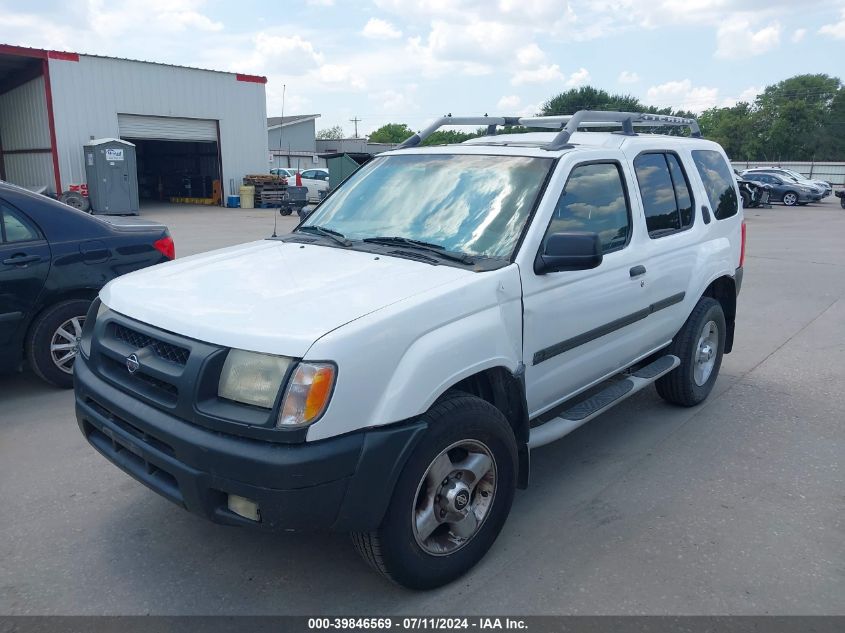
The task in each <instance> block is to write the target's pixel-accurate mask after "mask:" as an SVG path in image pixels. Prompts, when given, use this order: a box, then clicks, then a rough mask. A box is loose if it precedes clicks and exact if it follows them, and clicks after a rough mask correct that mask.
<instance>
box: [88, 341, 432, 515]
mask: <svg viewBox="0 0 845 633" xmlns="http://www.w3.org/2000/svg"><path fill="white" fill-rule="evenodd" d="M74 383H75V390H76V417H77V421H78V423H79V428H80V429H81V431H82V433H83V435H84V436H85V438H86V439H87V440H88V442H89V443H90V444H91V445H92V446H93V447H94V448H95V449H97V451H99V452H100V453H101V454H102V455H103V456H104V457H106V459H108V460H109V461H111V462H112V463H113V464H115V465H116V466H118V467H119V468H121V469H122V470H124V471H125V472H127V473H128V474H129V475H131V476H132V477H134V478H135V479H137V480H138V481H140V482H141V483H143V484H145V485H146V486H148V487H149V488H151V489H152V490H154V491H155V492H157V493H159V494H160V495H162V496H163V497H165V498H167V499H169V500H170V501H172V502H174V503H176V504H177V505H180V506H182V507H183V508H185V509H187V510H188V511H190V512H193V513H194V514H197V515H200V516H204V517H205V518H207V519H210V520H211V521H214V522H216V523H224V524H229V525H249V526H255V527H262V528H269V529H331V530H336V531H350V530H355V531H365V530H372V529H374V528H376V527H378V525H379V524H380V523H381V520H382V517H383V516H384V513H385V511H386V509H387V505H388V503H389V501H390V497H391V495H392V492H393V487H394V485H395V483H396V479H397V478H398V476H399V473H400V472H401V470H402V467H403V466H404V464H405V461H406V460H407V457H408V455H409V454H410V452H411V451H412V450H413V448H414V447H415V446H416V444H417V442H418V441H419V439H420V437H421V435H422V433H423V431H424V430H425V428H426V427H425V424H424V423H420V422H412V423H404V424H396V425H391V426H389V427H384V428H381V429H371V430H362V431H360V432H356V433H350V434H348V435H344V436H340V437H336V438H330V439H327V440H322V441H319V442H313V443H302V444H281V443H274V442H268V441H263V440H256V439H252V438H245V437H240V436H236V435H229V434H225V433H220V432H217V431H212V430H209V429H206V428H204V427H200V426H196V425H193V424H191V423H189V422H185V421H184V420H181V419H179V418H176V417H174V416H172V415H169V414H168V413H165V412H164V411H161V410H159V409H157V408H155V407H153V406H150V405H148V404H146V403H144V402H141V401H140V400H138V399H136V398H133V397H132V396H131V395H128V394H127V393H124V392H123V391H121V390H119V389H117V388H115V387H113V386H112V385H110V384H108V383H107V382H105V381H104V380H102V379H101V378H99V377H98V376H97V375H95V374H94V373H93V372H92V371H91V370H90V368H89V367H88V365H87V364H86V362H85V360H84V359H83V358H81V357H80V358H78V359H77V361H76V364H75V366H74ZM229 494H234V495H238V496H241V497H245V498H247V499H251V500H253V501H255V502H257V504H258V507H259V509H260V510H259V511H260V520H259V521H252V520H250V519H247V518H244V517H242V516H240V515H238V514H235V513H234V512H231V511H230V510H229V509H228V504H227V500H228V495H229Z"/></svg>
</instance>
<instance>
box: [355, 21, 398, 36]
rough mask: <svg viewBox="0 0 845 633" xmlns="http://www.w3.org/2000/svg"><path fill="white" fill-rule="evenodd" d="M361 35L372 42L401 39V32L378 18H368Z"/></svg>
mask: <svg viewBox="0 0 845 633" xmlns="http://www.w3.org/2000/svg"><path fill="white" fill-rule="evenodd" d="M361 34H362V35H363V36H364V37H369V38H370V39H374V40H395V39H398V38H400V37H402V31H400V30H399V29H397V28H396V27H395V26H393V25H392V24H391V23H390V22H388V21H387V20H382V19H380V18H370V19H369V20H368V21H367V24H366V25H365V26H364V29H363V30H362V31H361Z"/></svg>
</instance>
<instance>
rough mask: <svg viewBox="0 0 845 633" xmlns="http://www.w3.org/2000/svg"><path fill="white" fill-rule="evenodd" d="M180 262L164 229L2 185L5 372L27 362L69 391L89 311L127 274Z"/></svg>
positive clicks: (0, 321)
mask: <svg viewBox="0 0 845 633" xmlns="http://www.w3.org/2000/svg"><path fill="white" fill-rule="evenodd" d="M173 257H174V246H173V240H172V239H171V237H170V233H169V232H168V229H167V227H166V226H164V225H162V224H158V223H156V222H150V221H149V220H144V219H139V218H124V217H117V216H108V221H106V220H103V219H101V218H100V217H99V216H92V215H89V214H87V213H84V212H82V211H79V210H77V209H74V208H73V207H70V206H68V205H65V204H62V203H60V202H57V201H56V200H53V199H51V198H48V197H46V196H43V195H39V194H35V193H31V192H29V191H26V190H25V189H22V188H20V187H16V186H14V185H10V184H7V183H3V182H0V371H14V370H15V369H17V368H19V367H20V365H21V363H22V361H23V360H24V359H26V360H28V362H29V365H30V367H31V368H32V370H33V371H34V372H35V373H36V374H37V375H38V376H39V377H41V378H42V379H44V380H46V381H47V382H49V383H52V384H54V385H56V386H59V387H71V386H72V383H73V363H74V359H75V358H76V354H77V350H78V347H79V339H80V336H81V335H82V327H83V325H84V323H85V319H86V314H87V312H88V308H89V307H90V305H91V301H92V300H93V299H94V298H95V297H96V296H97V293H98V292H99V290H100V289H101V288H102V287H103V286H104V285H105V284H106V283H108V282H109V281H111V280H112V279H114V278H115V277H117V276H118V275H122V274H124V273H128V272H131V271H133V270H138V269H140V268H145V267H147V266H151V265H152V264H156V263H158V262H163V261H168V260H170V259H173Z"/></svg>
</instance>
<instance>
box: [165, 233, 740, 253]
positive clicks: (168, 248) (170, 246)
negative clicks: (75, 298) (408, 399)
mask: <svg viewBox="0 0 845 633" xmlns="http://www.w3.org/2000/svg"><path fill="white" fill-rule="evenodd" d="M743 231H744V229H743ZM743 235H745V233H744V232H743ZM153 248H155V249H156V250H157V251H158V252H159V253H161V254H162V255H164V256H165V257H166V258H167V259H176V245H175V244H174V243H173V238H172V237H170V236H169V235H168V236H167V237H163V238H161V239H160V240H156V241H155V242H153Z"/></svg>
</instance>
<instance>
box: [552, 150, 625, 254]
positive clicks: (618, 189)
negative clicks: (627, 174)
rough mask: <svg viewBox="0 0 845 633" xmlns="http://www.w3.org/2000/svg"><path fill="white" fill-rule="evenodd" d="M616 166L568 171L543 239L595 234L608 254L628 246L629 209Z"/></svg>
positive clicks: (583, 167)
mask: <svg viewBox="0 0 845 633" xmlns="http://www.w3.org/2000/svg"><path fill="white" fill-rule="evenodd" d="M622 179H623V176H622V172H621V170H620V168H619V165H618V164H617V163H591V164H587V165H578V166H576V167H575V168H573V169H572V172H571V173H570V174H569V179H568V180H567V181H566V186H565V187H564V189H563V193H562V194H561V196H560V200H558V203H557V206H556V207H555V211H554V214H553V215H552V221H551V222H550V223H549V228H548V229H547V230H546V235H545V236H544V237H543V247H545V244H546V240H547V239H548V237H549V235H551V234H552V233H560V232H586V233H598V235H599V238H600V239H601V244H602V251H603V252H604V253H605V254H606V253H611V252H613V251H617V250H620V249H622V248H624V247H625V245H626V244H627V243H628V238H629V237H630V235H631V210H630V205H629V203H628V193H627V191H626V189H625V185H624V184H623V180H622Z"/></svg>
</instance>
